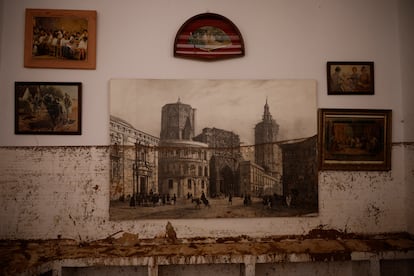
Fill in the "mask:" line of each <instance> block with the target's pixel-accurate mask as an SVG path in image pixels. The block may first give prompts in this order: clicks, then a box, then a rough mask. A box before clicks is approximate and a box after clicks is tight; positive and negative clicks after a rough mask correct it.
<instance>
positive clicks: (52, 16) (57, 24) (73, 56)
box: [24, 9, 96, 69]
mask: <svg viewBox="0 0 414 276" xmlns="http://www.w3.org/2000/svg"><path fill="white" fill-rule="evenodd" d="M24 66H25V67H31V68H67V69H95V68H96V11H86V10H51V9H26V26H25V44H24Z"/></svg>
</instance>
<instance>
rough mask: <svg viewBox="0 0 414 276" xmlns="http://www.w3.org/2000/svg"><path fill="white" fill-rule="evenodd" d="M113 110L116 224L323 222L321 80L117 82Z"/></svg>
mask: <svg viewBox="0 0 414 276" xmlns="http://www.w3.org/2000/svg"><path fill="white" fill-rule="evenodd" d="M109 102H110V104H109V108H110V112H109V114H110V120H109V122H108V124H109V130H110V131H109V138H110V143H111V144H110V145H111V146H110V156H109V158H110V164H111V165H110V166H109V167H110V171H109V175H110V192H109V194H110V208H109V216H110V219H111V220H133V219H194V218H196V219H200V218H201V219H208V218H225V219H227V218H252V217H281V216H284V217H287V216H295V217H297V216H307V217H309V216H316V215H317V214H318V206H319V205H318V203H319V201H318V158H317V153H318V148H317V143H318V139H317V120H318V119H317V101H316V81H314V80H213V79H210V80H197V79H187V80H181V79H112V80H111V81H110V94H109ZM235 102H237V104H234V103H235ZM148 103H151V104H150V105H149V104H148Z"/></svg>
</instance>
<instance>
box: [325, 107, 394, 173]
mask: <svg viewBox="0 0 414 276" xmlns="http://www.w3.org/2000/svg"><path fill="white" fill-rule="evenodd" d="M318 113H319V114H318V118H319V119H318V140H319V143H318V144H319V168H320V169H321V170H378V171H388V170H390V169H391V119H392V111H391V110H377V109H373V110H371V109H319V110H318Z"/></svg>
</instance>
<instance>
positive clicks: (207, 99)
mask: <svg viewBox="0 0 414 276" xmlns="http://www.w3.org/2000/svg"><path fill="white" fill-rule="evenodd" d="M178 100H180V102H181V103H184V104H189V105H191V106H192V108H194V109H196V119H195V121H196V122H195V133H196V135H198V134H200V133H201V132H202V129H203V128H205V127H210V128H213V127H215V128H220V129H224V130H228V131H233V132H234V133H236V134H238V135H239V136H240V141H241V142H242V143H243V144H244V145H252V144H254V127H255V125H256V124H257V123H259V122H260V121H261V120H262V116H263V111H264V105H265V103H266V101H267V102H268V105H269V108H270V113H271V115H272V117H273V119H274V120H275V121H276V122H277V124H279V141H281V140H290V139H300V138H306V137H311V136H313V135H316V133H317V108H316V81H314V80H165V79H164V80H157V79H113V80H111V81H110V114H111V115H114V116H116V117H119V118H121V119H123V120H126V121H127V122H128V123H130V124H131V125H133V126H134V127H135V128H136V129H138V130H141V131H144V132H146V133H148V134H151V135H153V136H156V137H159V136H160V128H161V108H162V107H163V106H164V105H165V104H169V103H176V102H177V101H178Z"/></svg>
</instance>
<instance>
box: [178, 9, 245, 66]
mask: <svg viewBox="0 0 414 276" xmlns="http://www.w3.org/2000/svg"><path fill="white" fill-rule="evenodd" d="M174 56H175V57H183V58H192V59H199V60H210V61H211V60H218V59H227V58H234V57H242V56H244V42H243V38H242V35H241V33H240V31H239V29H238V28H237V26H236V25H234V24H233V22H231V21H230V20H229V19H227V18H226V17H224V16H222V15H219V14H215V13H203V14H199V15H196V16H193V17H192V18H190V19H188V20H187V21H186V22H185V23H184V24H183V25H182V26H181V28H180V29H179V30H178V32H177V34H176V36H175V43H174Z"/></svg>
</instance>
